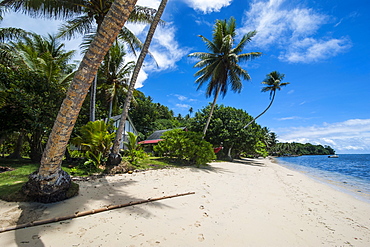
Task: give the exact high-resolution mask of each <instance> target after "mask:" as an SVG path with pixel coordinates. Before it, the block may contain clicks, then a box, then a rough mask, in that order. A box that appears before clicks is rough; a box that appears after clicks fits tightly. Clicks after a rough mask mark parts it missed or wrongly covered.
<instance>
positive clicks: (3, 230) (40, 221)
mask: <svg viewBox="0 0 370 247" xmlns="http://www.w3.org/2000/svg"><path fill="white" fill-rule="evenodd" d="M192 194H195V192H187V193H183V194H176V195H171V196H163V197H158V198H148V199H146V200H141V201H136V202H129V203H125V204H119V205H109V206H106V207H103V208H99V209H92V210H89V211H83V212H75V213H74V214H71V215H67V216H62V217H56V218H51V219H46V220H38V221H33V222H29V223H25V224H20V225H16V226H10V227H3V228H0V233H2V232H8V231H13V230H17V229H21V228H26V227H32V226H39V225H44V224H49V223H54V222H59V221H63V220H69V219H73V218H77V217H82V216H86V215H90V214H96V213H100V212H104V211H108V210H112V209H117V208H123V207H129V206H134V205H138V204H143V203H148V202H154V201H159V200H164V199H169V198H173V197H179V196H186V195H192Z"/></svg>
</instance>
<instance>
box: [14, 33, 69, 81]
mask: <svg viewBox="0 0 370 247" xmlns="http://www.w3.org/2000/svg"><path fill="white" fill-rule="evenodd" d="M10 45H11V46H12V47H13V49H14V53H15V54H14V55H15V59H14V60H15V61H16V62H17V64H18V66H24V67H26V68H27V69H29V70H32V71H38V72H41V73H42V74H43V75H45V76H46V78H48V82H49V83H50V82H52V81H53V82H61V83H63V82H65V81H66V80H68V79H72V78H71V76H72V75H73V69H74V65H72V64H68V61H70V60H71V59H72V57H73V55H74V54H75V51H73V50H72V51H65V50H64V47H65V45H64V44H63V43H60V42H59V40H58V39H57V38H56V37H55V36H53V35H50V34H49V35H48V36H47V37H43V36H40V35H38V34H34V33H31V34H29V35H28V36H25V37H23V38H22V39H18V41H16V42H15V41H12V42H10Z"/></svg>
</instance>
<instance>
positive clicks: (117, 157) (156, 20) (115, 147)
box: [110, 0, 167, 165]
mask: <svg viewBox="0 0 370 247" xmlns="http://www.w3.org/2000/svg"><path fill="white" fill-rule="evenodd" d="M166 4H167V0H162V1H161V3H160V5H159V7H158V11H157V13H156V14H155V16H154V20H153V22H152V24H151V25H150V28H149V31H148V35H147V36H146V39H145V42H144V46H143V49H142V50H141V52H140V55H139V58H138V60H137V62H136V65H135V69H134V71H133V73H132V77H131V81H130V85H129V88H128V92H127V97H126V99H125V104H124V105H123V111H122V115H121V119H120V122H119V125H118V129H117V132H116V139H115V140H114V143H113V148H112V154H111V155H110V159H111V164H112V165H113V164H115V163H117V162H118V160H120V155H119V147H120V145H121V142H122V136H123V131H124V126H125V123H126V119H127V115H128V109H129V107H130V103H131V99H132V95H133V92H134V89H135V83H136V80H137V78H138V76H139V72H140V69H141V66H142V65H143V63H144V59H145V57H146V55H147V53H148V50H149V46H150V43H151V41H152V38H153V36H154V32H155V30H156V28H157V26H158V23H159V22H160V20H161V16H162V13H163V11H164V9H165V8H166ZM113 160H114V162H112V161H113Z"/></svg>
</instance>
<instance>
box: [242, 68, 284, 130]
mask: <svg viewBox="0 0 370 247" xmlns="http://www.w3.org/2000/svg"><path fill="white" fill-rule="evenodd" d="M284 77H285V75H284V74H281V73H279V72H278V71H272V72H271V73H269V74H267V76H266V78H265V80H264V81H263V82H261V83H262V84H264V85H267V86H266V87H263V88H262V90H261V92H270V100H271V101H270V104H269V105H268V106H267V108H266V109H265V110H264V111H263V112H262V113H261V114H259V115H258V116H257V117H255V118H253V120H252V121H250V122H249V123H248V124H247V125H245V126H244V128H247V127H248V126H249V125H250V124H251V123H253V122H254V121H256V119H257V118H259V117H260V116H262V115H263V114H265V113H266V112H267V110H268V109H269V108H270V107H271V105H272V103H273V102H274V99H275V95H276V91H277V90H279V91H280V90H281V88H282V87H285V86H286V85H288V84H290V83H289V82H282V80H284Z"/></svg>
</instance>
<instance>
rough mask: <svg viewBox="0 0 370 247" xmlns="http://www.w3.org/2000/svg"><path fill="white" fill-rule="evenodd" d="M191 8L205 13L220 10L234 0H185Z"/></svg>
mask: <svg viewBox="0 0 370 247" xmlns="http://www.w3.org/2000/svg"><path fill="white" fill-rule="evenodd" d="M184 2H186V3H187V4H188V5H189V6H190V7H191V8H193V9H195V10H199V11H202V12H204V13H210V12H219V11H220V10H221V8H223V7H226V6H229V5H230V4H231V2H232V0H184Z"/></svg>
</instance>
